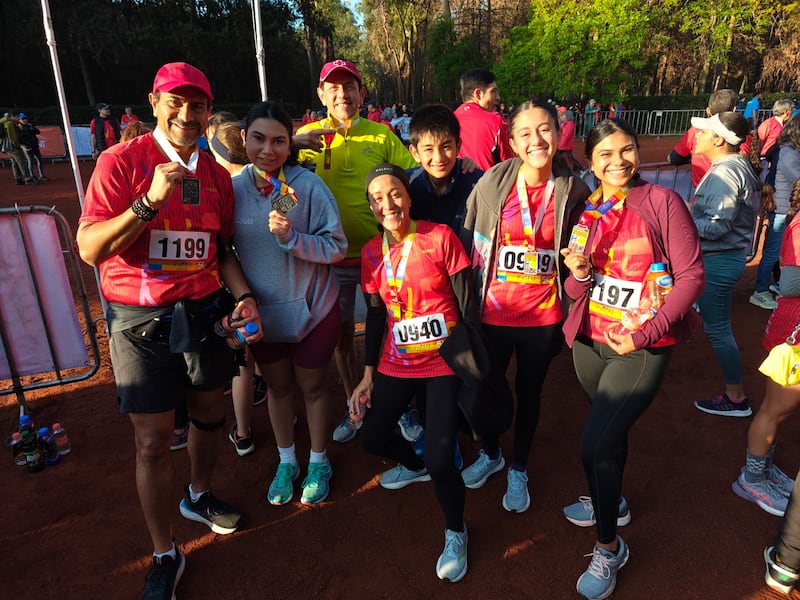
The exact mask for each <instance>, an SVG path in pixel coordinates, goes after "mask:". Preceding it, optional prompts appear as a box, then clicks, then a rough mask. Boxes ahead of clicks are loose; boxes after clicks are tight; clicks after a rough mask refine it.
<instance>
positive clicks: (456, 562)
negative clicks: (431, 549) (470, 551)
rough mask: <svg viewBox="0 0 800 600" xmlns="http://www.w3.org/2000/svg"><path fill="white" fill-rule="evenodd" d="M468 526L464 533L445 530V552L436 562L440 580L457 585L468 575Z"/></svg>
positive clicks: (443, 551)
mask: <svg viewBox="0 0 800 600" xmlns="http://www.w3.org/2000/svg"><path fill="white" fill-rule="evenodd" d="M467 537H468V536H467V526H466V525H465V526H464V531H462V532H458V531H453V530H451V529H445V530H444V550H442V553H441V554H440V555H439V560H437V561H436V575H437V577H439V579H442V580H444V581H449V582H450V583H455V582H456V581H461V580H462V579H463V578H464V575H466V574H467Z"/></svg>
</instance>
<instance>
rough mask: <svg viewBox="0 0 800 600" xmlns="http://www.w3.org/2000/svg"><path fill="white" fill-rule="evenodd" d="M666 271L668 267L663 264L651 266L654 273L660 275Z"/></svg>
mask: <svg viewBox="0 0 800 600" xmlns="http://www.w3.org/2000/svg"><path fill="white" fill-rule="evenodd" d="M666 270H667V265H665V264H664V263H662V262H659V263H653V264H652V265H650V271H651V272H653V273H658V272H659V271H666Z"/></svg>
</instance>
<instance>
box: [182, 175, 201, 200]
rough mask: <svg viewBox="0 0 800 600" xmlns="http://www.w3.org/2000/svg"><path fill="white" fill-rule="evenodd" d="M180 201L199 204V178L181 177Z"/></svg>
mask: <svg viewBox="0 0 800 600" xmlns="http://www.w3.org/2000/svg"><path fill="white" fill-rule="evenodd" d="M181 202H182V203H183V204H189V205H192V206H197V205H198V204H200V180H199V179H198V178H197V177H186V176H184V178H183V179H181Z"/></svg>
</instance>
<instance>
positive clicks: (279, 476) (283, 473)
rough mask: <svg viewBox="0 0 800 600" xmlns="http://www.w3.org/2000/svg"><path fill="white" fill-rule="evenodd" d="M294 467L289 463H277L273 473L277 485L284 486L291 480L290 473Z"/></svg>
mask: <svg viewBox="0 0 800 600" xmlns="http://www.w3.org/2000/svg"><path fill="white" fill-rule="evenodd" d="M293 473H294V469H293V468H292V466H291V465H278V472H277V473H276V474H275V479H276V480H277V482H278V485H279V486H281V487H285V486H287V485H289V483H290V482H291V481H292V474H293Z"/></svg>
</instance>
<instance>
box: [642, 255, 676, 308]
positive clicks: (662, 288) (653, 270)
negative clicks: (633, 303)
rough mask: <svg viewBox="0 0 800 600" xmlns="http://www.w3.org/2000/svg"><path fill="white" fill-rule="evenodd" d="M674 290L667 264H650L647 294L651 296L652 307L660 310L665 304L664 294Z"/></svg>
mask: <svg viewBox="0 0 800 600" xmlns="http://www.w3.org/2000/svg"><path fill="white" fill-rule="evenodd" d="M671 291H672V275H670V273H669V271H667V265H665V264H664V263H662V262H655V263H653V264H652V265H650V271H649V272H648V273H647V295H648V297H649V298H650V307H651V308H652V309H653V310H658V309H659V308H661V307H662V306H663V305H664V296H666V295H667V294H669V293H670V292H671Z"/></svg>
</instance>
